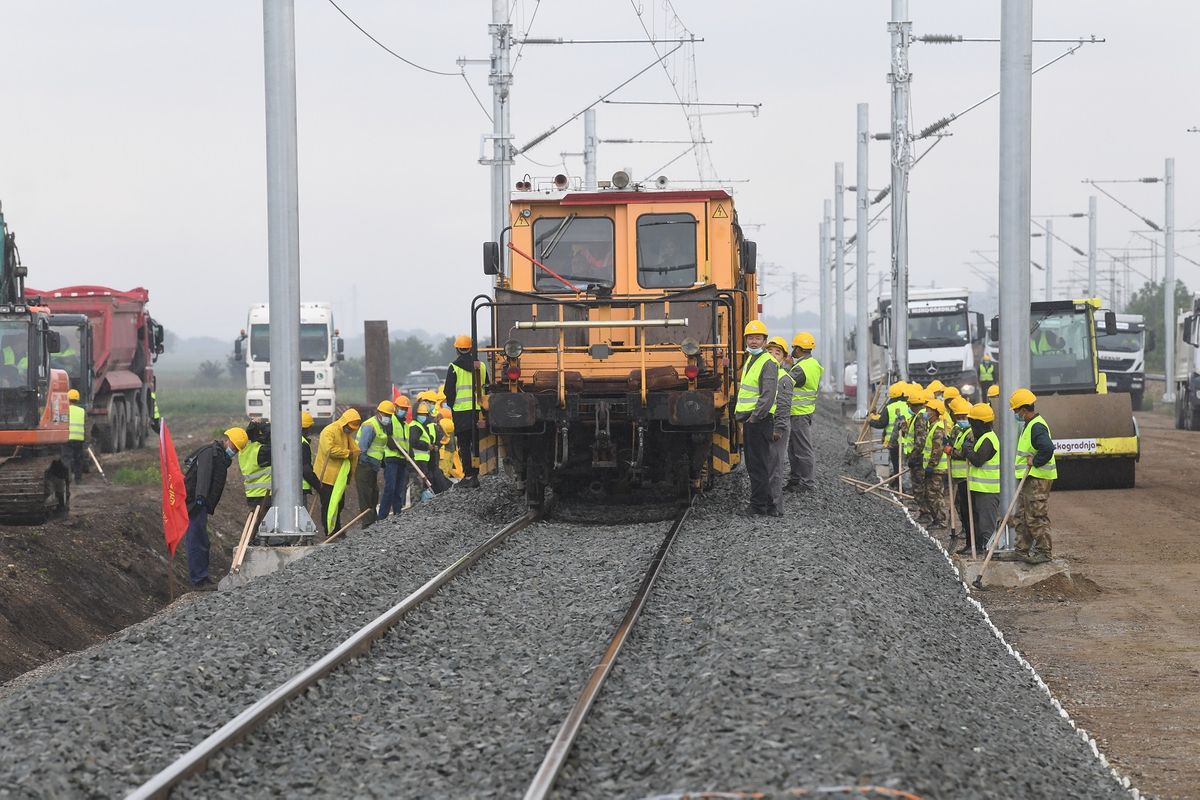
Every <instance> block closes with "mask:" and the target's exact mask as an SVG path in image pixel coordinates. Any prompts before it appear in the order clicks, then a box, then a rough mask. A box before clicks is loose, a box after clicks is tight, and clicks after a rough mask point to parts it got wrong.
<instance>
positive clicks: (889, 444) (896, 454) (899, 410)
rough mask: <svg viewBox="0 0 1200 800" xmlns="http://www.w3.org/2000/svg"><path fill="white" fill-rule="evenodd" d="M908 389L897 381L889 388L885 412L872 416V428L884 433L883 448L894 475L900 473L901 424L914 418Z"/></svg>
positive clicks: (905, 384)
mask: <svg viewBox="0 0 1200 800" xmlns="http://www.w3.org/2000/svg"><path fill="white" fill-rule="evenodd" d="M906 388H908V384H907V383H905V382H904V381H896V382H894V383H893V384H892V385H891V386H889V387H888V400H887V403H886V404H885V405H884V407H883V412H882V413H880V414H872V415H871V420H870V423H869V424H870V426H871V427H872V428H875V429H876V430H881V431H883V446H884V447H885V448H886V449H887V451H888V458H889V459H890V460H891V462H892V474H893V475H895V474H896V473H897V472H899V471H900V436H899V433H900V430H901V429H900V423H901V422H902V421H903V420H905V419H907V418H908V417H910V416H912V411H910V410H909V407H908V400H906V399H905V397H904V390H905V389H906Z"/></svg>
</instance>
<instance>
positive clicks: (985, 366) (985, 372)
mask: <svg viewBox="0 0 1200 800" xmlns="http://www.w3.org/2000/svg"><path fill="white" fill-rule="evenodd" d="M978 373H979V391H980V392H982V393H983V396H984V397H989V396H990V395H988V391H989V390H990V389H991V388H992V386H993V385H995V383H996V362H995V360H993V359H992V354H991V353H984V354H983V358H981V359H980V360H979V370H978Z"/></svg>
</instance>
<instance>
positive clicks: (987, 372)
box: [979, 361, 996, 383]
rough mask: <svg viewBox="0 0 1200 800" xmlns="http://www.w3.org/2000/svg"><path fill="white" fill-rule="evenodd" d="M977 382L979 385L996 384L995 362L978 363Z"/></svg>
mask: <svg viewBox="0 0 1200 800" xmlns="http://www.w3.org/2000/svg"><path fill="white" fill-rule="evenodd" d="M979 381H980V382H981V383H995V382H996V362H995V361H980V362H979Z"/></svg>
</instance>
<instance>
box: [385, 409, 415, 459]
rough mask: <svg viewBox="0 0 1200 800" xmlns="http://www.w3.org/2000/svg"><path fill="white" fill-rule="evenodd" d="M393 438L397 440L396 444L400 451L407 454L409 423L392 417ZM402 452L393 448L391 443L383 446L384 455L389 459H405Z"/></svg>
mask: <svg viewBox="0 0 1200 800" xmlns="http://www.w3.org/2000/svg"><path fill="white" fill-rule="evenodd" d="M392 438H393V439H395V440H396V444H398V445H400V450H403V451H404V452H405V453H407V452H408V451H409V445H408V423H407V422H405V421H404V420H402V419H400V417H398V416H393V417H392ZM400 450H397V449H396V448H394V447H392V445H391V442H389V443H388V444H385V445H384V446H383V454H384V455H385V456H387V457H388V458H404V456H403V455H402V454H401V452H400Z"/></svg>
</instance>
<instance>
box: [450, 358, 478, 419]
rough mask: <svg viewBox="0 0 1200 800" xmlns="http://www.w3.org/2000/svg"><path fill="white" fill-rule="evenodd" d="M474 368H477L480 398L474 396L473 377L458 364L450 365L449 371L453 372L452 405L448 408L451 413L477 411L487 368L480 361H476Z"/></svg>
mask: <svg viewBox="0 0 1200 800" xmlns="http://www.w3.org/2000/svg"><path fill="white" fill-rule="evenodd" d="M475 366H476V367H477V368H478V372H477V374H478V375H479V395H480V397H476V396H475V375H474V374H472V373H470V372H467V371H466V370H465V369H463V368H462V367H460V366H459V365H458V364H451V365H450V369H452V370H454V404H453V405H451V406H450V410H451V411H478V410H479V408H480V403H479V400H480V398H481V397H482V396H483V386H484V384H485V383H487V367H485V366H483V362H481V361H476V362H475Z"/></svg>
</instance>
